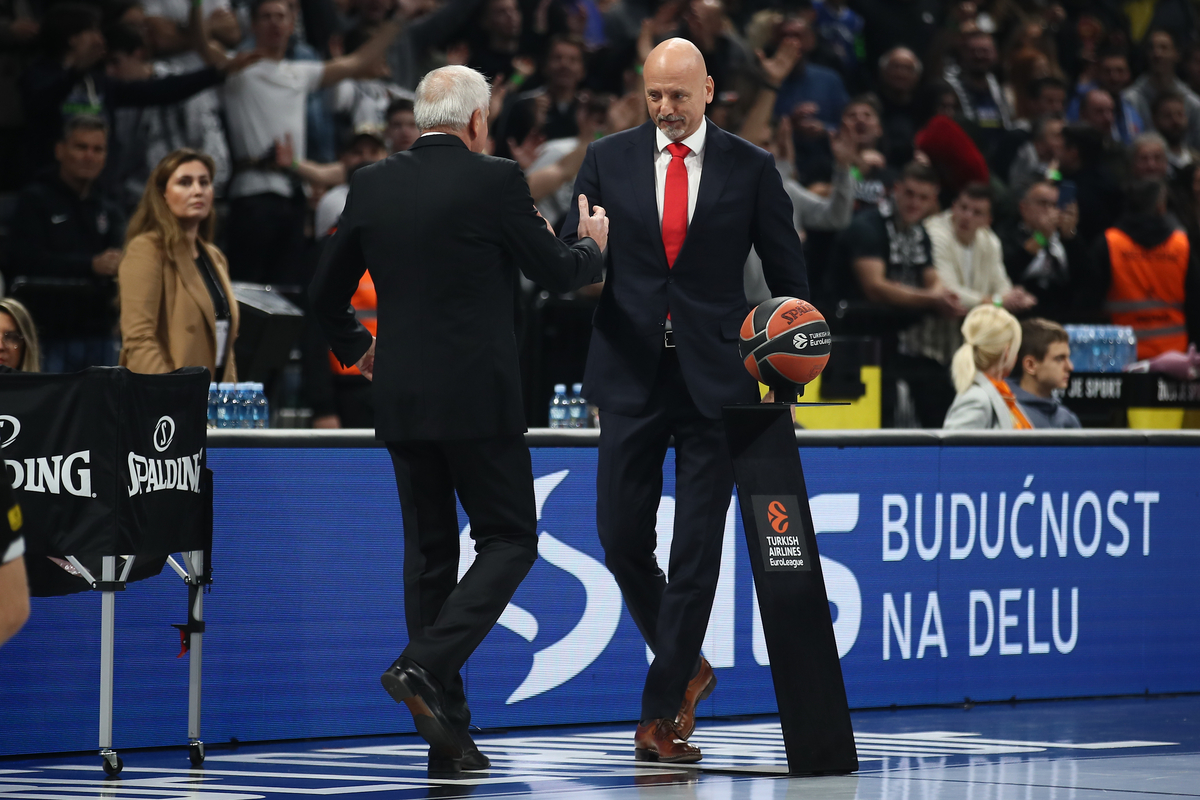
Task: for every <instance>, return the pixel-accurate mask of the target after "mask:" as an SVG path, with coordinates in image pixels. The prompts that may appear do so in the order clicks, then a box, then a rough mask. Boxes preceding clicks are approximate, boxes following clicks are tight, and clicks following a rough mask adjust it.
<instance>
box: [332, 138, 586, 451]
mask: <svg viewBox="0 0 1200 800" xmlns="http://www.w3.org/2000/svg"><path fill="white" fill-rule="evenodd" d="M368 269H369V270H370V271H371V277H372V278H374V280H375V290H376V292H377V293H378V298H379V304H378V314H379V329H378V332H377V340H376V345H375V381H374V394H375V435H376V436H377V437H378V438H380V439H383V440H385V441H402V440H435V439H473V438H482V437H487V436H499V435H502V434H513V433H521V432H523V431H524V430H525V414H524V412H523V410H522V403H521V389H520V368H519V365H518V361H517V343H516V337H515V335H514V332H513V324H514V320H513V293H514V291H515V289H514V286H515V281H516V279H517V269H520V270H521V271H522V272H524V273H525V275H526V276H528V277H529V278H530V279H531V280H533V281H536V282H537V283H539V284H541V285H542V286H545V287H546V288H548V289H550V290H552V291H557V292H565V291H570V290H572V289H577V288H579V287H580V286H583V285H585V284H588V283H595V282H596V281H598V280H600V278H601V273H602V269H603V260H602V257H601V255H600V248H599V247H598V246H597V245H596V242H595V241H593V240H592V239H584V240H582V241H580V242H579V243H577V244H575V245H574V246H572V247H568V246H566V245H564V244H563V243H562V242H560V241H558V240H557V239H555V238H554V236H553V234H551V233H550V232H549V231H548V230H547V229H546V223H545V222H544V221H543V220H542V219H541V218H540V217H538V216H537V214H536V213H535V211H534V207H533V198H532V197H530V194H529V186H528V185H527V184H526V183H525V178H524V176H523V175H522V174H521V170H520V168H519V167H518V166H517V165H516V164H515V163H514V162H512V161H507V160H505V159H500V158H492V157H490V156H483V155H478V154H475V153H472V152H471V151H470V150H468V149H467V147H466V145H464V144H463V143H462V141H461V140H460V139H458V138H457V137H455V136H449V135H441V136H427V137H422V138H421V139H418V140H417V143H416V144H414V145H413V146H412V149H410V150H408V151H407V152H404V153H397V154H396V155H393V156H391V157H389V158H387V159H386V160H384V161H381V162H379V163H378V164H373V165H371V166H369V167H365V168H363V169H360V170H358V171H357V172H355V173H354V178H353V180H352V181H351V184H350V195H349V197H348V198H347V200H346V208H345V211H343V212H342V218H341V221H340V222H339V224H338V228H337V232H336V233H335V234H334V235H333V236H332V237H330V240H329V242H328V243H327V245H326V247H325V252H324V253H323V254H322V257H321V262H320V265H319V266H318V267H317V274H316V276H315V277H314V278H313V282H312V285H311V286H310V287H309V298H310V300H311V303H312V308H313V311H314V313H315V314H316V315H317V318H318V320H319V321H320V323H321V326H322V327H323V328H324V331H325V334H326V336H327V337H328V339H329V343H330V346H331V348H332V349H333V353H334V355H335V356H337V358H338V360H340V361H341V362H342V363H343V364H347V365H349V364H353V363H355V362H356V361H358V359H359V358H361V357H362V355H363V354H364V353H365V352H366V351H367V349H368V348H369V347H370V346H371V334H370V333H368V332H367V330H366V329H365V328H364V327H363V326H362V325H361V324H359V322H358V320H357V319H355V316H354V309H353V308H352V307H351V306H350V298H351V297H352V296H353V294H354V291H355V289H356V288H357V287H358V281H359V278H361V277H362V274H363V271H364V270H368Z"/></svg>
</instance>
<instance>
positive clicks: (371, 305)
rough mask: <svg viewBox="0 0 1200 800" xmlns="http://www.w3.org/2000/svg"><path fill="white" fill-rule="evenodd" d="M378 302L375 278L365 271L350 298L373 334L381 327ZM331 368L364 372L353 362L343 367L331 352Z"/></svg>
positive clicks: (348, 372) (338, 372)
mask: <svg viewBox="0 0 1200 800" xmlns="http://www.w3.org/2000/svg"><path fill="white" fill-rule="evenodd" d="M376 302H377V298H376V297H375V280H374V279H373V278H372V277H371V273H369V272H364V273H363V276H362V278H361V279H359V281H358V289H356V290H355V292H354V297H352V298H350V305H352V306H353V307H354V316H356V317H358V321H359V322H361V323H362V326H363V327H364V328H366V329H367V330H369V331H370V332H371V335H372V336H374V335H375V331H376V328H378V327H379V320H378V318H377V317H376V316H375V308H376ZM329 368H330V369H332V370H333V374H334V375H361V374H362V373H361V372H359V371H358V367H356V366H354V365H353V364H351V365H350V366H348V367H343V366H342V362H340V361H338V360H337V356H335V355H334V354H333V353H330V354H329Z"/></svg>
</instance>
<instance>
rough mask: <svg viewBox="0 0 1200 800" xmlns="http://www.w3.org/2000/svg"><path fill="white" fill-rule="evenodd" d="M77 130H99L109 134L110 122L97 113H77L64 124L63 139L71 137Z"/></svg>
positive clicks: (106, 134)
mask: <svg viewBox="0 0 1200 800" xmlns="http://www.w3.org/2000/svg"><path fill="white" fill-rule="evenodd" d="M76 131H87V132H91V131H99V132H101V133H103V134H104V135H105V136H108V123H107V122H105V121H104V118H103V117H98V116H96V115H95V114H76V115H75V116H73V117H71V118H70V119H69V120H67V122H66V124H65V125H63V133H62V141H64V142H65V141H66V140H67V139H70V138H71V135H72V134H74V133H75V132H76Z"/></svg>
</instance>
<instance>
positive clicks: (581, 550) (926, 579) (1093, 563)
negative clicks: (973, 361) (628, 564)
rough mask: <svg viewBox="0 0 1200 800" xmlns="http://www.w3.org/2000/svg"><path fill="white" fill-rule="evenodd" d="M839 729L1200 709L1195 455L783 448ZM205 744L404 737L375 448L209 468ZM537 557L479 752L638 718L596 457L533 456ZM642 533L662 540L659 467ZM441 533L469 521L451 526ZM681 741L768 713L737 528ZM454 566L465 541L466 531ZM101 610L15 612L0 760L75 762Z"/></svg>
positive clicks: (397, 591)
mask: <svg viewBox="0 0 1200 800" xmlns="http://www.w3.org/2000/svg"><path fill="white" fill-rule="evenodd" d="M801 458H802V460H803V463H804V467H805V473H806V477H807V481H808V487H809V491H810V493H811V501H812V508H813V518H814V522H815V525H816V527H817V530H818V533H819V536H818V542H819V545H820V549H821V556H822V564H823V568H824V573H825V578H826V585H827V588H828V590H829V596H830V601H831V604H832V611H833V615H834V620H835V622H834V625H835V631H836V633H837V638H838V648H839V652H840V655H841V656H842V668H843V671H844V674H845V679H846V688H847V691H848V694H849V699H850V704H851V706H852V707H859V708H861V707H871V706H886V705H891V704H893V703H895V704H900V705H905V704H924V703H949V702H961V701H962V700H963V699H964V698H965V697H970V698H972V699H975V700H995V699H1007V698H1010V697H1014V696H1015V697H1018V698H1038V697H1071V696H1092V695H1113V694H1128V693H1140V692H1143V691H1149V692H1182V691H1197V690H1200V668H1197V664H1200V636H1197V635H1196V630H1197V628H1196V625H1197V623H1196V620H1197V619H1200V581H1197V579H1196V576H1197V575H1198V574H1200V543H1198V541H1197V538H1196V535H1195V532H1196V518H1197V514H1198V512H1200V483H1198V482H1197V480H1196V476H1197V475H1198V474H1200V451H1197V450H1194V449H1189V448H1183V447H1140V446H1139V447H1061V448H1056V447H1037V448H1032V447H1031V448H1018V447H989V448H982V447H908V448H906V447H876V448H867V447H863V448H849V447H848V448H845V449H837V448H817V449H803V450H802V451H801ZM208 462H209V466H210V467H211V468H212V469H213V470H214V473H215V481H216V531H215V538H214V542H215V545H214V546H215V552H214V565H215V567H214V585H213V588H212V592H211V593H210V594H208V595H206V596H205V618H206V620H207V621H208V633H207V634H206V635H205V641H204V710H203V713H204V718H203V736H202V738H203V739H204V740H205V741H207V742H212V743H216V742H225V741H229V739H230V738H231V737H236V738H238V739H239V740H242V741H252V740H262V739H284V738H299V737H318V736H348V735H356V734H375V733H388V732H401V731H410V730H412V726H411V720H410V718H409V716H408V714H407V713H406V712H405V711H404V709H403V707H402V706H398V705H396V704H395V703H393V702H392V701H391V700H390V699H389V698H388V697H387V695H386V694H385V693H384V692H383V690H382V688H381V687H380V685H379V674H380V673H381V672H382V671H383V670H384V669H386V668H387V666H388V665H389V664H391V662H392V660H393V659H394V658H395V657H396V655H398V654H399V652H400V650H401V649H402V648H403V646H404V643H405V631H404V610H403V587H402V583H401V575H402V569H403V555H402V547H401V536H402V530H401V522H400V509H399V504H398V502H397V499H396V489H395V484H394V483H393V480H392V473H391V464H390V461H389V459H388V457H387V454H386V452H385V451H384V450H381V449H344V450H338V449H277V450H272V449H227V450H212V451H210V452H209V454H208ZM533 465H534V474H535V478H536V495H537V499H538V508H539V511H540V520H539V527H538V530H539V534H540V542H539V549H540V553H541V558H540V559H539V561H538V562H537V564H536V565H535V566H534V567H533V570H532V571H531V572H530V574H529V577H528V579H527V580H526V581H525V583H524V584H523V585H522V586H521V588H520V590H519V591H518V592H517V594H516V596H515V597H514V599H513V603H512V605H511V606H510V607H509V609H508V610H507V611H506V612H505V614H504V616H503V617H502V618H501V620H500V624H499V625H497V627H496V629H495V630H494V631H493V632H492V634H491V635H490V636H489V637H488V639H487V640H486V641H485V642H484V644H483V645H482V647H481V648H480V649H479V650H478V652H477V653H476V654H475V656H474V658H472V660H471V662H470V663H469V664H468V666H467V669H466V672H465V678H466V682H467V692H468V696H469V698H470V700H471V706H472V709H473V712H474V721H475V723H476V724H478V725H480V726H483V727H502V726H520V725H540V724H556V723H571V722H596V721H608V720H631V719H635V718H636V716H637V714H638V709H639V698H640V694H641V685H642V680H643V678H644V675H645V670H646V665H647V653H646V648H645V645H644V644H643V643H642V641H641V638H640V636H639V634H638V631H637V629H636V627H635V626H634V624H633V621H632V620H631V619H630V617H629V615H628V613H627V612H626V611H625V610H624V608H623V605H622V603H621V600H620V594H619V592H618V590H617V587H616V584H615V583H614V582H613V580H612V578H611V576H610V575H609V574H608V572H607V570H606V569H605V568H604V565H603V553H602V551H601V548H600V544H599V542H598V541H597V538H596V531H595V468H596V451H595V450H594V449H588V448H561V449H559V448H544V449H535V450H534V453H533ZM665 471H666V475H665V480H664V488H663V500H662V503H661V505H660V507H659V512H658V513H659V526H658V530H659V535H660V539H659V554H660V563H665V553H666V552H667V548H669V546H670V536H671V525H670V523H671V520H672V519H673V516H674V492H675V487H674V468H673V463H672V461H671V456H670V455H668V460H667V464H666V470H665ZM460 522H461V524H462V525H463V527H464V529H465V528H466V525H467V520H466V518H465V517H464V516H461V514H460ZM724 535H725V549H724V555H723V559H724V560H723V563H722V572H721V581H720V585H719V587H718V590H717V600H716V603H715V604H714V611H713V616H712V619H711V621H710V625H709V630H708V635H707V639H706V642H705V653H706V655H707V657H708V659H709V660H710V661H711V662H712V663H713V666H714V667H715V668H716V669H717V675H718V678H719V681H720V685H719V687H718V690H717V692H716V693H715V694H714V695H713V696H712V697H711V698H710V699H709V700H708V701H706V702H705V703H704V705H703V706H702V708H701V713H702V714H704V715H733V714H749V713H760V712H772V711H774V710H775V705H774V703H775V701H774V695H773V690H772V685H771V679H770V674H769V667H768V666H767V663H766V662H767V657H766V647H765V644H764V642H763V640H762V633H761V628H760V626H759V624H758V622H757V608H756V602H755V599H754V593H753V586H752V583H751V578H750V568H749V563H748V560H747V557H746V550H745V540H744V538H743V534H742V525H741V519H740V515H739V514H738V513H737V507H736V504H733V505H731V506H730V510H729V512H728V514H727V517H726V526H725V534H724ZM463 541H464V542H466V543H467V545H468V546H467V547H464V558H463V563H462V566H461V569H462V570H465V569H466V567H467V566H468V564H469V558H470V554H471V550H470V547H469V533H468V532H465V531H464V536H463ZM185 605H186V589H185V587H184V585H183V584H182V582H181V581H179V580H178V579H177V578H176V577H175V575H174V573H171V572H170V571H169V570H168V571H166V572H164V574H162V575H161V576H159V577H156V578H152V579H149V580H146V581H143V582H141V583H138V584H134V585H131V586H130V588H129V590H128V591H126V592H124V593H122V594H119V595H117V662H116V714H115V716H116V720H115V727H114V743H115V745H116V746H117V747H118V748H120V747H139V746H159V745H173V744H183V743H185V742H186V733H187V715H186V706H187V696H186V687H187V660H188V659H187V657H184V658H176V654H177V653H178V651H179V638H178V634H177V633H176V631H175V630H174V629H173V628H171V627H170V623H173V622H174V623H179V622H183V621H184V618H185ZM99 620H100V598H99V596H98V595H96V594H94V593H90V594H82V595H74V596H70V597H64V598H48V599H35V600H34V603H33V617H32V619H31V620H30V622H29V624H28V626H27V627H26V629H25V630H24V631H23V632H22V633H21V634H20V635H19V636H18V637H17V638H16V639H14V640H13V641H12V642H10V643H9V644H8V645H6V646H5V647H4V648H3V649H2V650H0V754H13V753H36V752H54V751H66V750H83V749H90V748H93V747H95V745H96V724H97V723H96V720H97V709H98V691H97V685H98V679H99V648H100V643H99V638H100V634H99Z"/></svg>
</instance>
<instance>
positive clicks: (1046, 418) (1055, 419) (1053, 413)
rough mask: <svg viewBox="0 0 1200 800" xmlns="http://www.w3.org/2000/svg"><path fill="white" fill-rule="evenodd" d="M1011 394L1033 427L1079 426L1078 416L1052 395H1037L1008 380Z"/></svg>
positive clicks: (1016, 382)
mask: <svg viewBox="0 0 1200 800" xmlns="http://www.w3.org/2000/svg"><path fill="white" fill-rule="evenodd" d="M1008 386H1009V388H1010V389H1012V393H1013V396H1014V397H1016V398H1017V402H1018V403H1020V404H1021V409H1022V410H1024V412H1025V418H1026V419H1028V420H1029V423H1030V424H1031V425H1033V427H1035V428H1081V427H1083V426H1082V425H1080V424H1079V417H1077V416H1076V415H1075V412H1074V411H1072V410H1071V409H1069V408H1067V407H1066V406H1064V405H1063V404H1062V403H1060V402H1059V401H1058V400H1056V399H1055V398H1053V397H1038V396H1037V395H1036V394H1031V393H1029V392H1027V391H1025V390H1024V389H1022V388H1021V384H1020V383H1019V382H1018V381H1014V380H1009V382H1008Z"/></svg>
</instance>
